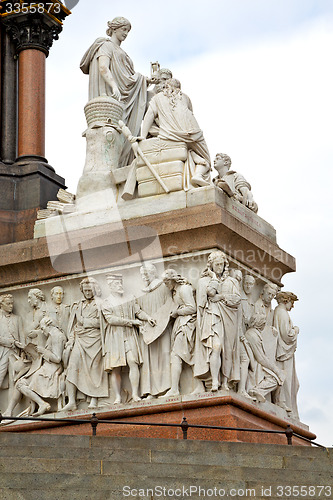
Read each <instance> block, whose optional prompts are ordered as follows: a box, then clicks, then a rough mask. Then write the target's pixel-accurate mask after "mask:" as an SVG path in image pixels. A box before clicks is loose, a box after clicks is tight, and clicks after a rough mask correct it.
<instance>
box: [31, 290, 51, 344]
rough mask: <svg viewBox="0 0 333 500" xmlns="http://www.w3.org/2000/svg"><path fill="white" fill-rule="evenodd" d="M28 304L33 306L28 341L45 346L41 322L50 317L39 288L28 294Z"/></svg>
mask: <svg viewBox="0 0 333 500" xmlns="http://www.w3.org/2000/svg"><path fill="white" fill-rule="evenodd" d="M28 303H29V305H30V306H31V313H30V314H28V318H27V319H28V324H29V327H28V330H29V331H28V335H27V339H28V340H30V341H32V343H35V344H36V345H43V344H44V343H45V337H44V335H42V332H41V329H40V321H41V319H42V318H44V316H47V315H48V308H47V305H46V303H45V295H44V293H43V292H42V291H41V290H40V289H39V288H33V289H31V290H29V292H28Z"/></svg>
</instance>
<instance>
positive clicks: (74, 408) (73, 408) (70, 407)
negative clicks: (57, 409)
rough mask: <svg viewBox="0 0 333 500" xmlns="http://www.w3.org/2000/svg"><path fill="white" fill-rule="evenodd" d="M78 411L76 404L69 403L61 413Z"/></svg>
mask: <svg viewBox="0 0 333 500" xmlns="http://www.w3.org/2000/svg"><path fill="white" fill-rule="evenodd" d="M76 409H77V406H76V404H75V403H67V405H66V406H64V407H63V409H62V410H61V411H74V410H76Z"/></svg>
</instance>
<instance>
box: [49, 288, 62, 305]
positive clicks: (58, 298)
mask: <svg viewBox="0 0 333 500" xmlns="http://www.w3.org/2000/svg"><path fill="white" fill-rule="evenodd" d="M63 297H64V289H63V288H62V287H61V286H54V287H53V288H52V290H51V299H52V301H53V302H54V303H55V304H57V305H60V304H61V303H62V299H63Z"/></svg>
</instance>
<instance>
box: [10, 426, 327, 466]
mask: <svg viewBox="0 0 333 500" xmlns="http://www.w3.org/2000/svg"><path fill="white" fill-rule="evenodd" d="M10 446H19V447H28V446H32V447H34V446H36V447H43V446H47V447H50V446H51V447H56V448H57V449H59V448H66V449H68V448H94V449H96V448H102V449H105V448H107V449H124V450H127V449H133V450H137V449H150V450H156V451H171V452H173V451H175V452H177V453H181V452H183V453H196V452H197V453H202V450H203V449H205V448H209V453H214V452H216V453H227V454H229V453H230V454H241V455H243V454H247V455H251V454H252V455H254V456H257V455H261V456H262V455H265V456H267V455H281V456H301V457H313V458H315V459H317V458H318V457H323V456H325V455H327V456H329V457H330V459H331V460H333V450H332V449H328V450H326V449H322V448H317V447H310V446H309V447H303V446H287V445H270V444H253V443H231V442H217V441H197V440H182V439H180V440H177V439H156V438H126V437H119V438H118V437H110V438H108V437H104V436H100V437H99V436H95V437H93V436H71V435H55V434H24V433H11V432H7V433H5V432H0V448H2V447H10Z"/></svg>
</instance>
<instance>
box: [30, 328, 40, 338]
mask: <svg viewBox="0 0 333 500" xmlns="http://www.w3.org/2000/svg"><path fill="white" fill-rule="evenodd" d="M37 335H38V332H37V331H36V330H32V331H31V332H30V333H28V339H35V338H36V337H37Z"/></svg>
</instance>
